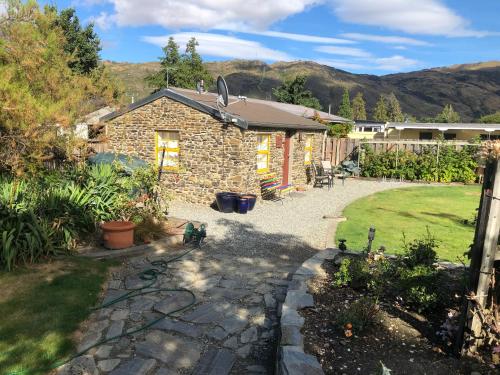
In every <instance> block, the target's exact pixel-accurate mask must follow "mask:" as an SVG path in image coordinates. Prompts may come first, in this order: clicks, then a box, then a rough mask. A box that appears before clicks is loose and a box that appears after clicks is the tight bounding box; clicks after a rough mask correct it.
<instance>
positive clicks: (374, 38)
mask: <svg viewBox="0 0 500 375" xmlns="http://www.w3.org/2000/svg"><path fill="white" fill-rule="evenodd" d="M342 36H343V37H345V38H349V39H354V40H361V41H366V42H378V43H387V44H406V45H410V46H430V45H431V44H430V43H428V42H425V41H423V40H418V39H413V38H406V37H404V36H393V35H372V34H360V33H345V34H342Z"/></svg>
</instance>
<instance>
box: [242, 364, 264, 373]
mask: <svg viewBox="0 0 500 375" xmlns="http://www.w3.org/2000/svg"><path fill="white" fill-rule="evenodd" d="M247 372H249V373H255V374H267V370H266V368H265V367H264V366H261V365H252V366H247Z"/></svg>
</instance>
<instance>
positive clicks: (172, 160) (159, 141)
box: [156, 130, 179, 170]
mask: <svg viewBox="0 0 500 375" xmlns="http://www.w3.org/2000/svg"><path fill="white" fill-rule="evenodd" d="M162 159H163V165H162ZM156 161H157V163H158V166H162V167H163V169H168V170H177V169H179V132H177V131H166V130H160V131H157V132H156Z"/></svg>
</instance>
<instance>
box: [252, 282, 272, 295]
mask: <svg viewBox="0 0 500 375" xmlns="http://www.w3.org/2000/svg"><path fill="white" fill-rule="evenodd" d="M255 291H256V292H257V293H260V294H266V293H270V292H272V291H273V287H272V286H271V285H269V284H260V285H259V286H258V287H257V288H255Z"/></svg>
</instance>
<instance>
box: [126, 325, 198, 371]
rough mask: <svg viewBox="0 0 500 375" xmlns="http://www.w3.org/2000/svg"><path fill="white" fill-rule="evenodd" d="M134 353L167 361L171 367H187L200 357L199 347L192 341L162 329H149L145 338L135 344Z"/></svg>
mask: <svg viewBox="0 0 500 375" xmlns="http://www.w3.org/2000/svg"><path fill="white" fill-rule="evenodd" d="M135 349H136V353H137V354H139V355H142V356H144V357H151V358H155V359H158V360H160V361H161V362H164V363H168V364H169V365H170V366H172V367H173V368H176V369H177V368H187V367H192V366H194V365H195V364H196V362H197V361H198V359H199V358H200V351H201V350H200V347H199V345H198V343H196V342H194V341H188V340H182V339H180V338H179V337H176V336H172V335H170V334H168V333H165V332H162V331H156V330H155V331H151V332H149V333H148V334H147V335H146V340H145V341H143V342H140V343H138V344H136V346H135Z"/></svg>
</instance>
